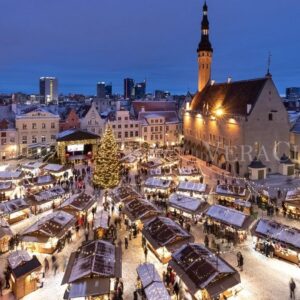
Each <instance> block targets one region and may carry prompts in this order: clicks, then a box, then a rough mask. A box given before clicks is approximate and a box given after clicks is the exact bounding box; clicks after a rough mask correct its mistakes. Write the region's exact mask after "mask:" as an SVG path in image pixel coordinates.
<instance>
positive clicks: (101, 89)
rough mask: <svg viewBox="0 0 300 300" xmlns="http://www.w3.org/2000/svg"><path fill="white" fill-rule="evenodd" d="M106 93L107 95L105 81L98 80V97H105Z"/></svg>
mask: <svg viewBox="0 0 300 300" xmlns="http://www.w3.org/2000/svg"><path fill="white" fill-rule="evenodd" d="M105 95H106V90H105V82H98V83H97V97H98V98H105Z"/></svg>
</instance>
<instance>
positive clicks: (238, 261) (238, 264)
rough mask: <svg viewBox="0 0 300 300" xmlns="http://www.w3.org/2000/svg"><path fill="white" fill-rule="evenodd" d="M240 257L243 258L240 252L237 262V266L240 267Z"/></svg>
mask: <svg viewBox="0 0 300 300" xmlns="http://www.w3.org/2000/svg"><path fill="white" fill-rule="evenodd" d="M240 256H241V252H240V251H239V252H238V253H237V254H236V260H237V266H238V267H239V266H240Z"/></svg>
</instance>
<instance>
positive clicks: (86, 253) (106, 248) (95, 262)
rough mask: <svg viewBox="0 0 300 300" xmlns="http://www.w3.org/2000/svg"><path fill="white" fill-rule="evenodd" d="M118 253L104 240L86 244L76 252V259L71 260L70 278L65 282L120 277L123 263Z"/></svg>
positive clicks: (69, 266) (68, 267)
mask: <svg viewBox="0 0 300 300" xmlns="http://www.w3.org/2000/svg"><path fill="white" fill-rule="evenodd" d="M117 252H118V251H117V249H116V247H115V246H114V245H112V244H111V243H109V242H107V241H104V240H96V241H91V242H88V243H86V244H84V245H83V246H81V247H79V248H78V250H77V251H76V252H75V256H74V259H73V260H71V259H70V261H69V263H68V266H67V270H69V274H68V276H67V277H68V278H64V279H63V282H68V283H74V282H76V281H78V280H81V279H88V278H87V277H91V276H92V275H93V276H95V277H104V278H114V277H120V276H119V275H120V274H119V273H120V265H119V264H120V263H121V262H120V259H119V257H118V253H117ZM66 272H67V271H66ZM65 275H66V274H65Z"/></svg>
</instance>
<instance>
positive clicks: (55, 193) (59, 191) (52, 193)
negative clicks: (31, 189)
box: [34, 186, 66, 202]
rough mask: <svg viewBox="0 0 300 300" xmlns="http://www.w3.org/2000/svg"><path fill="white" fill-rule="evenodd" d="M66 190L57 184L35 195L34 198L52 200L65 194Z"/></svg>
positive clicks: (39, 200) (40, 200)
mask: <svg viewBox="0 0 300 300" xmlns="http://www.w3.org/2000/svg"><path fill="white" fill-rule="evenodd" d="M65 193H66V192H65V190H64V189H63V188H62V187H60V186H55V187H53V188H51V189H49V190H45V191H41V192H39V193H36V194H35V195H34V199H35V200H36V201H38V202H42V201H46V200H52V199H54V198H57V197H61V196H63V195H64V194H65Z"/></svg>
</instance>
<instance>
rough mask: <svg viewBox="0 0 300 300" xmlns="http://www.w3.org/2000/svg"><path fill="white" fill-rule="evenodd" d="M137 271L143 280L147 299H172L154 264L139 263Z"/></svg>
mask: <svg viewBox="0 0 300 300" xmlns="http://www.w3.org/2000/svg"><path fill="white" fill-rule="evenodd" d="M137 273H138V276H139V278H140V280H141V282H142V286H143V288H144V291H145V294H146V297H147V300H169V299H171V298H170V295H169V293H168V291H167V289H166V287H165V285H164V283H163V282H162V280H161V278H160V276H159V275H158V272H157V270H156V269H155V266H154V265H153V264H150V263H144V264H141V265H139V266H138V268H137Z"/></svg>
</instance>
